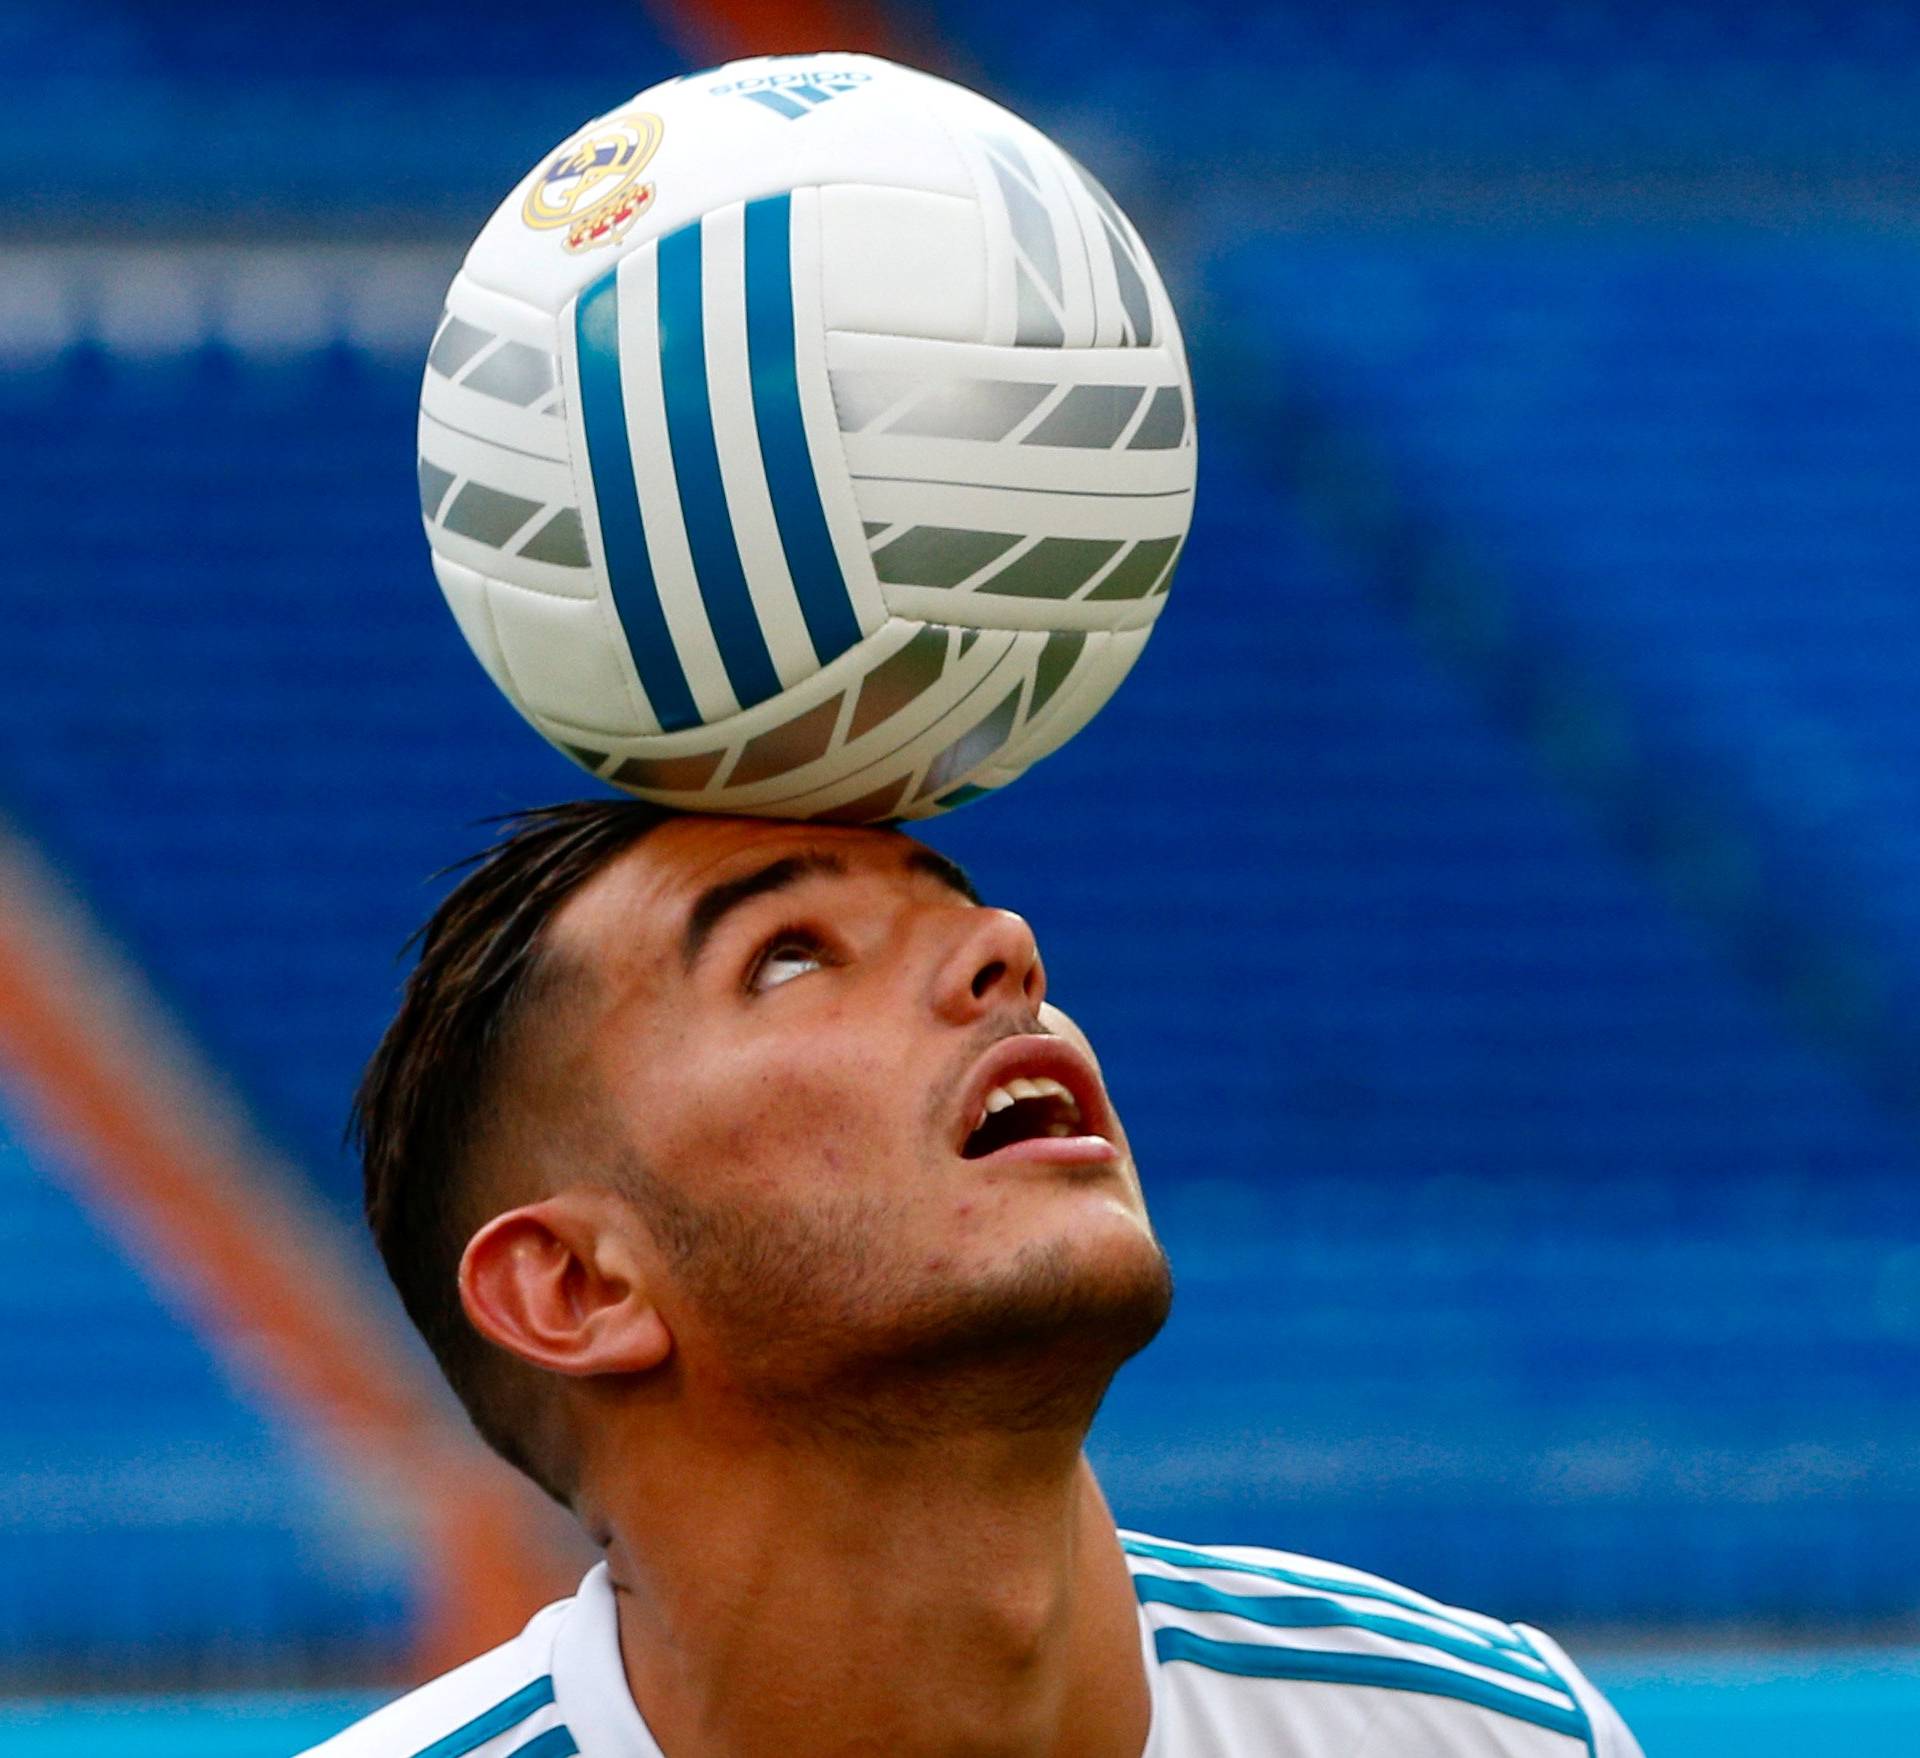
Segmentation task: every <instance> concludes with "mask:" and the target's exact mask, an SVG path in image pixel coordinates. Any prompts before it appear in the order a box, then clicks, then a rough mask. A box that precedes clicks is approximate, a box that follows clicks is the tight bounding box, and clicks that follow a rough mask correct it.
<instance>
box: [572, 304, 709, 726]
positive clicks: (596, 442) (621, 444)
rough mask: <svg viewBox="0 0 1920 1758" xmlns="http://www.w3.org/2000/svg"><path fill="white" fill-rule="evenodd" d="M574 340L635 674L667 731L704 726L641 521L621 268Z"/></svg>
mask: <svg viewBox="0 0 1920 1758" xmlns="http://www.w3.org/2000/svg"><path fill="white" fill-rule="evenodd" d="M574 335H575V337H576V339H577V341H578V345H579V357H580V418H581V420H582V421H583V422H584V423H585V425H586V430H587V461H588V464H589V466H590V468H591V470H592V472H593V498H594V500H595V502H596V503H597V504H598V507H599V513H600V547H601V550H602V551H603V552H604V554H605V556H606V560H607V581H608V584H609V585H610V586H611V587H612V588H613V604H614V609H615V610H616V611H617V612H618V613H619V617H620V627H621V628H622V630H624V631H625V633H626V637H627V649H628V651H629V652H630V653H631V654H632V655H633V665H634V670H635V671H637V672H638V673H639V674H640V686H641V688H642V689H644V690H645V691H646V693H647V700H648V702H649V703H651V704H652V707H653V712H654V714H655V715H656V716H658V718H659V721H660V725H661V727H662V728H663V729H664V730H665V731H667V732H676V731H678V730H679V729H680V728H682V727H688V726H698V725H699V724H700V711H699V709H698V708H696V707H695V706H694V701H693V692H692V691H691V690H689V689H688V688H687V674H686V673H685V672H684V671H683V670H682V669H681V666H680V656H679V654H678V653H676V652H675V651H674V646H673V636H672V634H671V632H670V631H669V630H668V628H667V619H666V614H665V612H664V611H663V610H662V609H661V607H660V591H659V588H658V586H657V585H656V584H655V583H654V577H653V563H652V561H651V560H650V559H649V557H648V555H647V537H646V532H645V530H644V529H643V528H642V526H641V523H640V495H639V491H638V489H636V488H635V486H634V481H633V454H632V452H631V451H630V450H629V447H630V445H631V441H630V439H629V437H628V434H627V402H626V396H625V394H624V393H623V392H622V391H621V388H620V285H619V271H618V269H609V270H608V271H607V273H606V274H604V275H602V276H601V277H600V279H599V280H597V281H595V282H594V284H593V285H592V286H591V287H589V288H587V290H586V291H585V292H584V293H582V294H581V295H580V297H579V300H578V301H577V302H576V304H575V306H574Z"/></svg>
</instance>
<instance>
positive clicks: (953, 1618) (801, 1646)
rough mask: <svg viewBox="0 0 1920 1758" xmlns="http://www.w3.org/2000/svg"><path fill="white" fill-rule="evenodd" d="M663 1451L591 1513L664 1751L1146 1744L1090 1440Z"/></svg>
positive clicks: (691, 1757) (736, 1756) (906, 1756)
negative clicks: (705, 1453) (1083, 1445)
mask: <svg viewBox="0 0 1920 1758" xmlns="http://www.w3.org/2000/svg"><path fill="white" fill-rule="evenodd" d="M635 1463H636V1464H638V1463H640V1461H635ZM647 1464H648V1465H649V1466H650V1467H653V1469H647V1470H639V1471H635V1472H633V1473H632V1474H631V1475H629V1474H627V1473H623V1474H622V1475H623V1477H624V1478H625V1479H626V1483H628V1484H630V1485H631V1489H630V1491H628V1492H627V1493H625V1494H621V1495H617V1496H613V1497H609V1498H608V1499H607V1500H606V1502H605V1503H604V1505H603V1506H601V1507H600V1508H598V1509H596V1510H595V1524H596V1525H598V1526H600V1527H601V1528H602V1530H603V1531H604V1532H605V1534H606V1535H607V1554H608V1561H609V1565H610V1572H611V1575H612V1579H613V1585H614V1592H615V1596H616V1605H617V1606H618V1610H619V1622H620V1647H621V1654H622V1658H623V1661H624V1663H625V1668H626V1675H627V1682H628V1685H629V1687H630V1688H631V1690H632V1692H633V1696H634V1701H635V1702H636V1703H637V1704H638V1705H639V1707H640V1710H641V1713H642V1715H643V1716H644V1717H645V1719H646V1721H647V1724H648V1726H649V1727H650V1728H651V1729H652V1731H653V1734H654V1737H655V1738H656V1739H657V1740H658V1741H659V1743H660V1746H661V1749H662V1751H663V1752H665V1753H666V1754H667V1758H749V1755H754V1754H763V1753H773V1752H777V1753H780V1754H781V1755H782V1758H812V1755H814V1754H826V1753H833V1754H836V1755H846V1754H851V1753H873V1754H876V1755H877V1754H886V1755H888V1758H951V1755H957V1754H961V1753H965V1754H968V1755H970V1758H988V1755H990V1754H1006V1755H1008V1758H1013V1755H1015V1754H1017V1755H1018V1758H1140V1754H1141V1752H1142V1750H1143V1748H1144V1746H1145V1744H1146V1739H1147V1730H1148V1723H1149V1720H1150V1698H1149V1695H1148V1685H1147V1678H1146V1670H1145V1665H1144V1661H1143V1658H1142V1654H1141V1648H1140V1639H1139V1627H1138V1622H1137V1614H1136V1612H1135V1609H1134V1600H1133V1593H1132V1588H1131V1584H1130V1582H1129V1579H1128V1575H1127V1569H1126V1563H1125V1559H1124V1557H1123V1556H1122V1554H1121V1551H1120V1547H1119V1544H1118V1542H1117V1540H1116V1538H1115V1536H1114V1526H1113V1519H1112V1516H1111V1515H1110V1514H1109V1513H1108V1511H1107V1507H1106V1503H1105V1500H1104V1499H1103V1497H1102V1496H1101V1494H1100V1489H1099V1486H1098V1484H1096V1483H1095V1481H1094V1478H1093V1473H1092V1470H1091V1469H1090V1467H1089V1466H1088V1465H1087V1463H1086V1461H1085V1459H1084V1457H1082V1456H1081V1454H1080V1452H1079V1448H1078V1445H1077V1441H1076V1442H1075V1443H1074V1444H1072V1445H1071V1446H1066V1447H1063V1446H1062V1445H1060V1444H1058V1443H1056V1442H1054V1441H1052V1440H1050V1439H1049V1438H1045V1437H1036V1436H1026V1437H1019V1438H1010V1437H1006V1436H991V1437H981V1438H979V1439H972V1440H970V1439H959V1440H948V1441H945V1442H943V1443H940V1444H938V1445H931V1446H925V1447H900V1448H866V1449H860V1448H845V1447H834V1448H829V1447H824V1446H818V1447H816V1446H802V1447H797V1448H796V1447H793V1446H791V1445H785V1446H779V1447H772V1448H748V1449H742V1448H739V1447H737V1446H730V1447H728V1448H726V1449H725V1450H724V1451H717V1452H716V1454H715V1456H714V1457H712V1458H711V1459H704V1460H702V1459H695V1458H688V1457H685V1456H682V1457H680V1458H678V1459H676V1460H675V1461H673V1462H672V1468H671V1469H667V1466H668V1461H666V1460H658V1461H648V1462H647Z"/></svg>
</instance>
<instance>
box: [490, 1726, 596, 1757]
mask: <svg viewBox="0 0 1920 1758" xmlns="http://www.w3.org/2000/svg"><path fill="white" fill-rule="evenodd" d="M579 1750H580V1748H579V1746H578V1745H577V1744H576V1743H575V1741H574V1737H573V1735H572V1734H571V1733H570V1732H569V1731H568V1730H567V1729H566V1728H563V1727H550V1728H548V1729H547V1731H546V1732H545V1733H544V1734H535V1735H534V1736H533V1738H532V1739H530V1740H529V1741H528V1742H527V1743H526V1744H525V1745H524V1746H515V1747H514V1749H513V1750H512V1751H511V1752H509V1753H508V1754H507V1758H574V1754H575V1753H576V1752H578V1751H579Z"/></svg>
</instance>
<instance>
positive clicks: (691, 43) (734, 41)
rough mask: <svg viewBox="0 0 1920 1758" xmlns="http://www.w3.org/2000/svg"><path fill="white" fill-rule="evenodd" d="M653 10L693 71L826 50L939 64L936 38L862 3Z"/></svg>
mask: <svg viewBox="0 0 1920 1758" xmlns="http://www.w3.org/2000/svg"><path fill="white" fill-rule="evenodd" d="M648 10H649V11H650V12H651V13H652V14H653V17H654V21H655V23H657V24H658V25H659V27H660V29H661V30H662V32H664V33H665V34H666V35H667V36H668V37H669V38H670V39H671V40H672V41H673V42H674V43H675V44H676V45H678V47H679V48H680V49H681V50H682V51H683V52H684V53H685V54H687V55H688V56H690V57H691V58H692V61H693V64H694V65H696V66H698V65H700V64H702V63H705V62H710V61H730V60H733V59H734V58H735V57H736V56H741V55H805V54H808V53H811V52H815V51H818V50H822V49H854V50H858V51H860V52H861V53H863V54H867V55H885V56H886V57H888V58H889V59H890V60H894V61H905V62H908V63H910V64H912V65H914V66H920V67H925V66H930V65H933V64H934V63H935V62H937V61H938V60H940V59H941V57H940V55H939V54H938V51H937V45H936V39H935V37H934V35H933V33H932V32H930V31H922V30H920V29H918V28H916V27H915V26H914V25H913V24H912V23H911V22H909V21H908V20H906V19H903V18H902V17H901V16H900V14H899V13H897V12H894V11H891V10H890V9H888V8H885V7H882V6H877V5H867V4H862V3H861V0H840V3H838V4H835V3H834V0H651V4H650V5H649V7H648Z"/></svg>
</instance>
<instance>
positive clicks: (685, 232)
mask: <svg viewBox="0 0 1920 1758" xmlns="http://www.w3.org/2000/svg"><path fill="white" fill-rule="evenodd" d="M1194 458H1195V451H1194V434H1193V410H1192V393H1191V388H1190V385H1189V381H1188V377H1187V368H1186V358H1185V354H1184V352H1183V350H1182V348H1181V343H1180V333H1179V330H1178V328H1177V327H1176V325H1175V322H1174V316H1173V309H1172V307H1171V305H1170V304H1169V302H1168V299H1167V294H1166V289H1165V288H1164V287H1163V286H1162V285H1161V283H1160V277H1159V276H1158V274H1156V273H1155V271H1154V267H1153V264H1152V262H1151V260H1150V259H1149V258H1148V256H1147V252H1146V250H1145V248H1144V247H1143V246H1142V244H1141V242H1140V239H1139V237H1138V235H1137V234H1136V233H1135V231H1134V230H1133V228H1132V226H1131V225H1129V224H1128V222H1127V220H1126V218H1125V216H1124V215H1122V214H1121V212H1120V210H1119V209H1118V208H1117V207H1116V206H1115V205H1114V203H1113V201H1112V199H1111V198H1110V197H1109V196H1108V195H1107V194H1106V192H1105V191H1104V190H1102V189H1101V187H1100V186H1099V184H1097V183H1096V182H1095V181H1094V180H1093V179H1092V178H1091V177H1090V176H1088V175H1087V173H1086V172H1085V171H1083V170H1082V169H1081V168H1080V167H1079V166H1078V165H1077V164H1076V163H1075V162H1074V161H1073V160H1072V159H1071V158H1070V157H1068V155H1067V154H1066V153H1064V152H1062V151H1061V150H1060V148H1058V147H1057V146H1055V145H1054V144H1053V143H1052V142H1051V141H1049V140H1048V139H1047V138H1046V136H1045V135H1043V134H1041V133H1040V132H1039V131H1038V130H1036V129H1034V128H1032V127H1030V126H1029V125H1028V124H1026V123H1024V122H1022V121H1021V120H1020V119H1019V118H1018V117H1016V116H1013V115H1011V114H1009V113H1008V112H1007V111H1006V110H1003V109H1001V108H1000V107H999V106H998V105H997V104H993V103H991V102H989V101H988V100H987V99H985V98H983V97H980V96H978V95H977V94H976V93H973V92H970V91H966V90H964V89H963V88H961V87H959V86H955V85H951V84H949V83H948V82H946V81H944V80H940V79H935V78H933V77H931V76H930V75H927V74H924V73H918V72H915V71H913V70H912V69H909V68H905V67H899V66H895V65H894V64H892V63H891V62H887V61H880V60H876V59H873V58H871V57H868V56H863V55H840V54H820V55H804V56H776V57H762V58H757V59H753V60H747V61H735V62H731V63H729V64H728V65H727V66H724V67H717V68H714V69H711V70H710V71H708V72H705V73H699V74H694V75H692V76H690V77H688V78H684V79H674V80H668V81H667V82H666V83H665V84H662V85H657V86H653V87H651V88H650V89H649V90H647V91H644V92H641V93H640V94H639V95H638V96H636V97H635V98H633V99H632V100H631V102H629V103H626V104H623V105H621V106H620V107H619V108H618V109H616V110H613V111H610V112H609V113H608V114H606V115H605V116H602V117H600V118H598V119H597V120H595V121H593V122H590V123H588V124H587V125H586V126H585V127H584V128H582V129H581V130H580V131H579V132H578V133H576V134H575V135H573V136H572V137H571V138H570V139H568V140H567V141H566V142H565V143H564V144H563V145H561V146H560V147H558V148H556V149H555V150H554V152H552V153H551V154H549V155H548V157H547V158H546V159H545V160H543V161H542V162H541V164H540V165H539V166H537V167H536V168H535V169H534V171H533V172H532V173H531V174H530V175H529V176H528V177H527V178H526V179H525V180H524V181H523V182H522V183H521V184H520V186H519V187H518V188H517V189H515V190H514V192H513V193H512V194H511V195H510V196H509V197H508V198H507V199H506V201H505V202H504V203H502V205H501V207H500V208H499V210H498V211H497V212H496V213H495V214H494V216H493V218H492V219H491V220H489V221H488V222H487V225H486V228H485V230H483V231H482V232H481V234H480V236H479V238H478V239H477V240H476V241H475V243H474V245H473V248H472V250H471V251H469V252H468V254H467V258H466V262H465V264H464V266H463V267H462V268H461V270H460V273H459V274H458V276H456V278H455V280H454V283H453V287H452V289H451V291H450V292H449V293H448V295H447V311H446V316H445V318H444V319H443V320H442V322H441V324H440V327H439V330H438V331H437V333H436V334H435V336H434V340H433V347H432V352H431V354H430V356H429V359H428V366H427V373H426V382H425V385H424V386H423V388H422V391H421V397H420V502H421V510H422V513H423V514H424V516H425V520H426V528H427V537H428V541H429V543H430V544H431V545H432V549H433V563H434V570H435V572H436V574H437V575H438V576H439V580H440V585H441V587H442V589H443V590H444V591H445V593H446V596H447V602H448V603H449V604H450V605H451V606H452V608H453V613H454V615H455V617H456V618H458V620H459V623H460V627H461V629H462V630H463V631H464V633H465V635H466V637H467V640H468V642H469V643H470V644H471V646H472V647H473V650H474V652H475V653H476V654H477V655H478V656H479V658H480V662H481V664H482V665H484V666H485V667H486V668H487V671H488V673H489V675H491V677H492V678H493V680H494V682H495V683H496V684H498V685H499V686H500V688H501V690H502V691H504V692H505V694H506V696H507V698H508V700H509V701H511V702H512V703H513V705H514V706H515V707H516V708H518V709H519V710H520V712H521V713H522V714H524V715H525V716H526V717H527V719H528V720H530V721H532V723H533V724H534V726H535V727H537V728H538V729H539V730H540V731H541V732H542V733H543V734H545V736H546V737H547V738H548V739H550V740H551V741H552V742H553V743H554V744H555V745H557V746H559V747H560V749H561V750H563V751H565V752H566V753H567V754H568V755H569V756H571V757H573V758H574V759H575V760H576V761H577V762H579V763H581V764H582V765H584V766H585V767H586V768H587V769H589V770H591V771H592V772H593V773H594V774H595V775H597V776H599V777H600V778H601V779H603V780H605V781H608V782H611V783H613V784H614V785H615V786H616V787H620V788H623V789H626V790H627V791H629V792H631V793H635V794H639V795H641V796H643V797H645V798H648V799H653V800H658V801H661V802H663V803H666V804H669V805H674V806H680V807H685V808H690V809H695V810H702V811H719V812H745V813H756V814H765V815H768V816H775V817H783V818H827V819H835V820H840V821H845V822H851V823H864V822H870V821H874V820H880V819H891V818H923V817H928V816H930V815H932V814H933V813H936V812H939V811H941V810H943V809H944V808H946V807H949V806H952V805H956V804H958V803H960V802H961V801H963V800H967V799H972V798H974V797H976V796H977V795H978V794H979V793H980V792H982V791H984V790H986V789H990V788H995V787H999V786H1001V785H1003V784H1004V783H1006V782H1008V781H1011V780H1012V779H1013V778H1014V777H1015V776H1017V775H1018V774H1020V772H1021V771H1022V770H1024V769H1025V768H1026V767H1027V766H1028V765H1029V764H1031V763H1033V762H1034V761H1035V760H1036V759H1038V758H1040V757H1043V756H1045V755H1046V754H1047V753H1048V752H1049V751H1052V750H1055V749H1056V748H1058V747H1059V746H1060V745H1061V744H1063V743H1064V742H1065V741H1066V740H1067V739H1068V738H1070V737H1071V736H1072V735H1073V734H1074V733H1075V732H1076V731H1078V730H1079V728H1080V727H1082V726H1084V725H1085V724H1086V722H1087V721H1088V720H1089V719H1090V718H1091V717H1092V716H1093V714H1094V713H1095V712H1096V711H1097V710H1098V709H1099V708H1100V706H1101V705H1102V704H1103V703H1104V702H1105V701H1106V700H1107V698H1108V697H1109V696H1110V695H1111V694H1112V693H1113V691H1114V689H1115V688H1116V686H1117V685H1118V684H1119V682H1120V680H1121V679H1122V678H1123V677H1125V675H1126V673H1127V671H1128V669H1129V667H1131V666H1132V664H1133V662H1134V660H1135V659H1136V658H1138V657H1139V654H1140V650H1141V648H1142V647H1143V646H1144V645H1145V643H1146V639H1147V636H1148V634H1149V633H1150V632H1151V630H1152V628H1153V624H1154V620H1155V619H1156V618H1157V617H1158V616H1159V614H1160V609H1161V606H1162V605H1163V604H1164V602H1165V596H1166V591H1167V584H1168V581H1169V580H1170V578H1171V576H1172V573H1173V568H1174V564H1175V561H1176V559H1177V557H1178V555H1179V551H1180V546H1181V543H1182V541H1183V540H1184V538H1185V536H1186V532H1187V526H1188V522H1189V520H1190V518H1191V514H1192V508H1193V484H1194Z"/></svg>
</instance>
